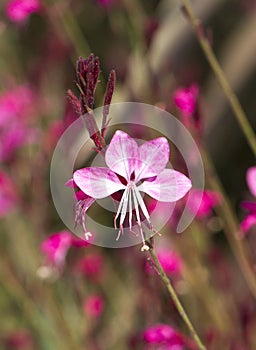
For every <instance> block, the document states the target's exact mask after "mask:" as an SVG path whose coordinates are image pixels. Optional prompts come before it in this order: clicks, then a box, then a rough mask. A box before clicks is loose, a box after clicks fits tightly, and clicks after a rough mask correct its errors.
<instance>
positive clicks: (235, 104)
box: [181, 0, 256, 156]
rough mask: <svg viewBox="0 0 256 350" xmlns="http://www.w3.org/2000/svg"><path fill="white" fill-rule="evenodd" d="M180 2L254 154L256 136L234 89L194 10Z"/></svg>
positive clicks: (182, 0)
mask: <svg viewBox="0 0 256 350" xmlns="http://www.w3.org/2000/svg"><path fill="white" fill-rule="evenodd" d="M181 3H182V4H183V8H184V10H185V13H186V15H187V18H188V19H189V21H190V23H191V24H192V26H193V28H194V29H195V32H196V34H197V39H198V42H199V44H200V46H201V48H202V50H203V52H204V54H205V57H206V59H207V60H208V62H209V64H210V66H211V68H212V70H213V72H214V73H215V75H216V77H217V79H218V81H219V84H220V86H221V87H222V89H223V91H224V93H225V95H226V97H227V99H228V101H229V103H230V106H231V108H232V110H233V112H234V114H235V117H236V119H237V121H238V123H239V125H240V127H241V129H242V131H243V133H244V135H245V137H246V139H247V142H248V144H249V146H250V148H251V150H252V152H253V154H254V156H256V136H255V133H254V131H253V129H252V127H251V125H250V123H249V122H248V119H247V117H246V114H245V112H244V110H243V108H242V106H241V104H240V102H239V100H238V98H237V96H236V95H235V93H234V91H233V90H232V88H231V86H230V84H229V82H228V80H227V78H226V77H225V74H224V72H223V69H222V68H221V66H220V64H219V62H218V60H217V58H216V56H215V54H214V52H213V50H212V48H211V46H210V44H209V41H208V39H207V37H206V36H205V34H204V31H203V28H202V26H201V23H200V21H199V20H198V19H197V18H196V16H195V14H194V11H193V9H192V6H191V4H190V1H189V0H181Z"/></svg>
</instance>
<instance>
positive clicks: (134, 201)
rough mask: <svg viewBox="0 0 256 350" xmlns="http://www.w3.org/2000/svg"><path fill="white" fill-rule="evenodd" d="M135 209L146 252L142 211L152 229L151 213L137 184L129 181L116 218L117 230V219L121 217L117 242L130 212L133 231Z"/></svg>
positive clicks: (130, 225)
mask: <svg viewBox="0 0 256 350" xmlns="http://www.w3.org/2000/svg"><path fill="white" fill-rule="evenodd" d="M133 209H134V210H135V216H136V221H137V224H138V226H139V230H140V234H141V237H142V241H143V247H144V249H145V250H146V247H147V245H146V243H145V238H144V233H143V229H142V222H141V218H140V210H141V211H142V213H143V214H144V217H145V218H146V220H147V222H148V224H149V226H150V228H151V227H152V224H151V221H150V216H149V212H148V210H147V207H146V205H145V203H144V201H143V198H142V196H141V194H140V192H139V190H138V188H137V186H136V183H135V182H134V181H129V182H128V184H127V186H126V188H125V190H124V193H123V195H122V198H121V201H120V203H119V206H118V209H117V213H116V215H115V218H114V227H115V228H117V224H116V222H117V219H118V217H119V216H120V219H119V231H118V235H117V238H116V239H117V240H118V239H119V237H120V235H121V234H122V233H123V223H124V220H125V218H126V214H127V212H129V218H128V220H129V229H130V231H132V215H133Z"/></svg>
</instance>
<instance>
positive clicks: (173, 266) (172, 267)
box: [157, 248, 183, 275]
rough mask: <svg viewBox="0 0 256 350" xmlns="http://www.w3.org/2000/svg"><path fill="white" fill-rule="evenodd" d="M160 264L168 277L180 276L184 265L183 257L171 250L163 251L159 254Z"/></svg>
mask: <svg viewBox="0 0 256 350" xmlns="http://www.w3.org/2000/svg"><path fill="white" fill-rule="evenodd" d="M157 256H158V259H159V262H160V264H161V265H162V267H163V269H164V271H165V273H166V274H167V275H180V274H181V271H182V268H183V263H182V260H181V257H180V256H179V255H178V254H177V253H175V252H174V251H172V250H170V249H163V248H162V249H161V250H158V253H157Z"/></svg>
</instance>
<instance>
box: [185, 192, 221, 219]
mask: <svg viewBox="0 0 256 350" xmlns="http://www.w3.org/2000/svg"><path fill="white" fill-rule="evenodd" d="M221 202H222V197H221V195H220V193H218V192H216V191H210V190H205V191H202V190H197V189H194V190H192V191H191V199H190V201H189V202H188V208H189V210H190V211H191V213H193V214H195V215H196V217H197V218H198V219H203V218H205V217H207V216H209V215H210V214H211V213H212V209H213V208H214V207H216V206H218V205H220V204H221Z"/></svg>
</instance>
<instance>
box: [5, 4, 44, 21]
mask: <svg viewBox="0 0 256 350" xmlns="http://www.w3.org/2000/svg"><path fill="white" fill-rule="evenodd" d="M40 8H41V4H40V1H39V0H10V1H8V2H7V4H6V8H5V11H6V14H7V16H8V17H9V19H10V20H11V21H13V22H16V23H21V22H24V21H26V20H27V19H28V18H29V16H30V15H31V14H32V13H36V12H39V11H40Z"/></svg>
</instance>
